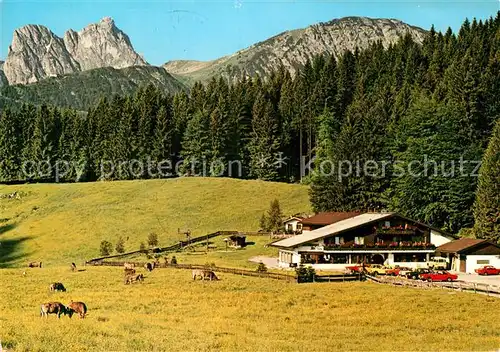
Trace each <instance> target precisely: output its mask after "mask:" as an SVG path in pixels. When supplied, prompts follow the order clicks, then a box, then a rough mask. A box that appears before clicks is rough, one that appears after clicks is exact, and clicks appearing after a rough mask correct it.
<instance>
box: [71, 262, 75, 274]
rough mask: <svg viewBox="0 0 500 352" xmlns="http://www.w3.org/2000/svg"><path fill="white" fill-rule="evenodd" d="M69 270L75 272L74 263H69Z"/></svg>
mask: <svg viewBox="0 0 500 352" xmlns="http://www.w3.org/2000/svg"><path fill="white" fill-rule="evenodd" d="M71 271H73V272H75V271H76V264H75V263H71Z"/></svg>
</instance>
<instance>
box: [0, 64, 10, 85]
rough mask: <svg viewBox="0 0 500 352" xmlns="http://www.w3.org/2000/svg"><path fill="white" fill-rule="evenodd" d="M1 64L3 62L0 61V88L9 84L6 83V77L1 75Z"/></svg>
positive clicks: (3, 74)
mask: <svg viewBox="0 0 500 352" xmlns="http://www.w3.org/2000/svg"><path fill="white" fill-rule="evenodd" d="M3 64H4V62H3V61H2V60H0V88H2V87H3V86H5V85H7V84H9V82H8V81H7V77H5V73H3Z"/></svg>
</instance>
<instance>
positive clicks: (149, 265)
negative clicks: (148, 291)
mask: <svg viewBox="0 0 500 352" xmlns="http://www.w3.org/2000/svg"><path fill="white" fill-rule="evenodd" d="M144 268H145V269H146V270H147V271H149V272H151V271H153V264H151V263H146V264H144Z"/></svg>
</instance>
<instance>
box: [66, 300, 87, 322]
mask: <svg viewBox="0 0 500 352" xmlns="http://www.w3.org/2000/svg"><path fill="white" fill-rule="evenodd" d="M67 310H68V311H69V312H68V313H67V314H68V315H69V317H70V318H71V317H72V316H73V314H74V313H76V314H78V315H79V316H80V319H84V318H85V315H86V314H87V306H86V305H85V303H83V302H73V301H71V302H70V303H69V304H68V307H67Z"/></svg>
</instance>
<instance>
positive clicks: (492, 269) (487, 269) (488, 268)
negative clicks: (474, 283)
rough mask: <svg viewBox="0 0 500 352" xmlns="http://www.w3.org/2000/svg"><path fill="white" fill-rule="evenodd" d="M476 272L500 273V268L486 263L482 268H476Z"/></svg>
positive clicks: (481, 273)
mask: <svg viewBox="0 0 500 352" xmlns="http://www.w3.org/2000/svg"><path fill="white" fill-rule="evenodd" d="M476 273H478V274H479V275H500V269H497V268H495V267H494V266H491V265H485V266H483V267H482V268H479V269H476Z"/></svg>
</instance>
